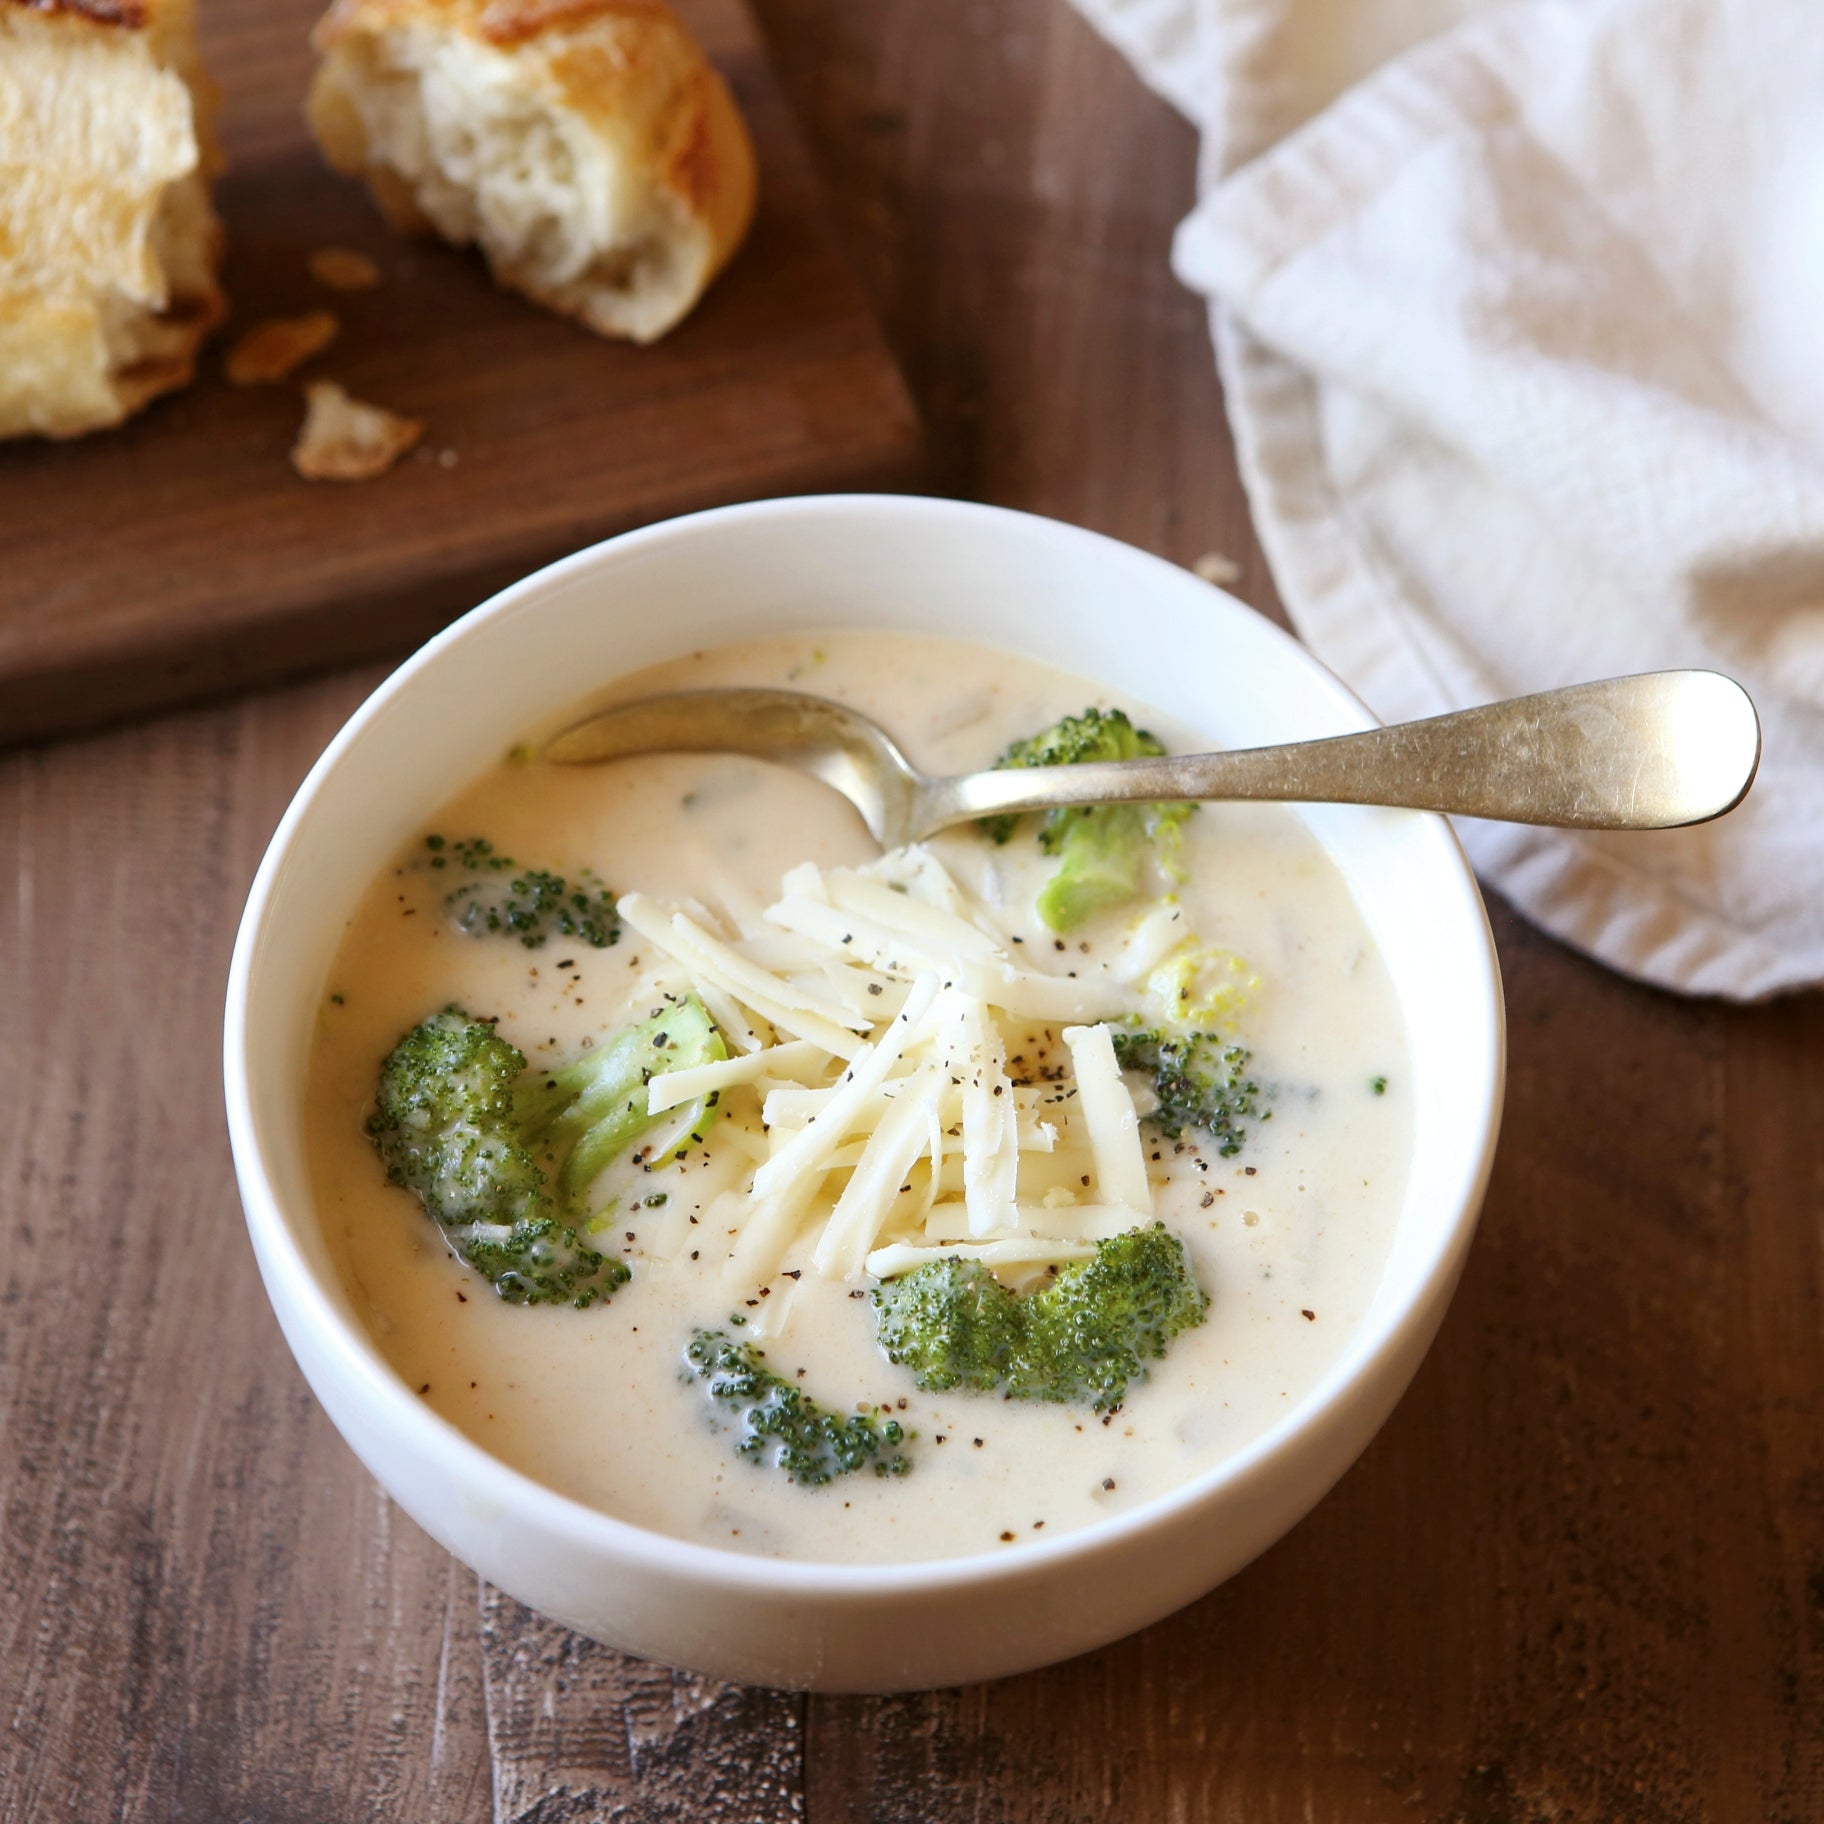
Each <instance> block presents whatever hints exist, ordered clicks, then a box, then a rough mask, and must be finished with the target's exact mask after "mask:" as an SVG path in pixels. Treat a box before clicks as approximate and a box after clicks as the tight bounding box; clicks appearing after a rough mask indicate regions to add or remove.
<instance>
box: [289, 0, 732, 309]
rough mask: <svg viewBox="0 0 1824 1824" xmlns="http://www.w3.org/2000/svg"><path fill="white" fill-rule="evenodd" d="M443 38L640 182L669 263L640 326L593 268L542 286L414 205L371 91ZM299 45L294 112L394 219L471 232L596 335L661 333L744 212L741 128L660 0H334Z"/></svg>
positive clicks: (533, 274) (519, 277)
mask: <svg viewBox="0 0 1824 1824" xmlns="http://www.w3.org/2000/svg"><path fill="white" fill-rule="evenodd" d="M451 41H460V42H462V43H464V44H466V45H468V46H472V47H475V49H476V50H477V51H479V52H482V53H485V54H486V56H487V57H489V58H491V59H498V60H502V61H501V62H499V63H490V64H489V65H488V67H489V68H490V69H491V70H499V71H501V72H502V73H503V74H504V75H505V76H506V77H507V79H508V80H509V81H510V82H511V84H512V85H513V87H514V89H515V90H516V91H517V92H518V93H519V94H520V95H522V96H523V97H524V98H525V99H526V100H527V102H528V103H529V104H533V105H536V106H537V107H539V108H541V109H543V110H546V111H547V112H548V113H549V114H550V115H552V116H555V117H559V118H561V119H562V120H563V121H564V122H565V124H566V126H573V127H575V128H578V129H580V130H581V131H582V132H584V133H586V134H588V135H591V136H592V137H593V139H594V140H595V142H596V144H597V145H598V146H599V147H601V148H602V149H603V150H604V152H605V153H606V154H608V155H610V156H612V158H613V159H614V160H616V161H617V163H616V166H615V169H616V172H617V174H618V175H620V176H621V177H622V178H624V179H625V180H626V181H628V182H637V184H638V185H640V186H642V187H643V194H644V197H645V201H646V204H647V205H648V206H649V207H650V210H651V212H652V214H653V219H654V221H655V223H656V224H657V226H656V228H655V230H654V232H655V233H657V234H659V235H661V236H662V237H663V239H664V242H665V253H666V258H667V261H668V262H672V264H671V266H670V267H669V269H668V273H667V279H668V286H667V296H666V297H665V299H664V300H662V301H656V300H655V301H653V302H652V303H651V307H650V311H649V312H648V313H647V315H649V316H650V318H651V320H646V317H644V316H642V314H641V312H640V311H639V310H638V309H629V310H626V311H622V310H619V309H617V307H616V300H615V299H614V297H613V295H612V293H613V289H614V288H613V284H612V282H611V281H610V280H609V279H604V277H603V276H602V275H601V273H599V272H598V273H594V274H591V275H589V276H588V277H587V278H585V279H583V280H571V281H561V282H553V281H552V280H550V279H549V278H547V277H543V276H541V275H540V273H539V272H538V271H537V270H535V269H534V266H533V263H531V262H528V261H526V260H523V259H517V258H515V257H513V255H512V254H511V252H509V251H505V250H503V249H502V248H501V247H499V246H497V245H490V244H489V237H488V235H487V233H486V232H485V229H484V230H480V231H476V232H470V233H463V232H458V233H451V232H450V229H449V225H448V222H447V219H446V221H445V222H441V223H440V222H438V221H436V220H435V219H433V216H432V214H431V213H430V212H428V211H427V209H426V207H425V203H424V198H423V185H422V183H415V182H414V181H412V179H411V177H410V174H407V173H402V172H401V171H400V170H398V169H397V168H395V167H394V166H393V165H391V164H389V162H388V160H387V157H386V155H385V152H384V150H383V149H382V148H380V147H379V146H377V145H376V143H375V139H374V135H373V134H372V133H371V132H370V131H369V127H368V124H367V122H368V120H369V118H370V117H371V114H372V99H371V98H372V93H373V90H374V88H375V87H376V86H377V84H378V83H379V82H380V81H381V80H383V79H384V77H383V72H384V71H385V70H386V69H387V68H388V66H389V62H390V64H391V66H392V67H395V68H396V67H397V65H398V62H399V61H400V59H401V58H402V57H403V56H405V55H407V54H408V52H409V50H410V47H417V50H416V53H415V54H418V55H423V54H424V53H423V47H424V46H426V45H429V44H437V43H443V44H447V43H449V42H451ZM313 42H314V43H315V45H316V47H317V49H318V50H319V51H320V52H321V53H322V56H323V63H322V65H321V67H320V68H319V70H318V73H317V77H316V80H315V82H314V83H313V85H312V89H311V96H310V102H309V106H308V109H307V112H308V115H309V118H310V121H311V124H312V126H313V128H314V129H315V131H316V134H317V137H318V139H319V141H320V143H321V144H322V146H323V149H324V151H325V153H326V155H327V156H328V158H329V160H330V162H331V163H332V164H333V165H335V166H336V167H337V168H338V169H339V170H341V171H344V172H346V173H348V174H350V175H354V174H357V173H358V174H360V175H363V176H364V177H365V178H366V179H367V181H368V184H369V187H370V189H371V190H372V191H373V193H374V195H375V198H376V200H377V201H378V203H379V204H380V206H381V208H382V210H383V211H384V212H385V213H386V214H387V216H388V218H389V219H390V220H392V221H393V223H394V224H395V226H398V227H402V228H408V229H409V228H416V229H422V228H426V227H430V228H434V229H436V230H438V231H439V232H443V233H444V234H445V235H446V238H450V239H456V240H470V239H472V240H478V241H479V242H480V244H481V245H482V248H483V251H484V253H486V255H487V256H488V259H489V263H490V266H491V268H492V270H493V272H494V276H495V278H496V280H497V281H498V282H500V283H501V284H503V285H506V286H509V287H511V288H513V289H515V290H518V291H521V292H523V293H525V294H526V295H528V296H530V297H533V298H534V299H536V300H537V301H538V302H540V303H543V304H546V305H548V306H550V307H551V308H553V309H556V310H559V311H562V312H564V313H565V314H567V315H570V316H574V317H578V318H580V319H582V320H583V321H584V322H586V323H588V324H589V326H590V327H591V328H593V329H596V330H597V331H598V332H600V333H602V334H606V335H631V336H633V337H634V338H635V339H636V340H641V341H649V340H651V339H653V337H654V336H656V335H659V334H663V333H664V331H665V330H666V329H669V328H670V327H671V326H672V324H674V323H675V322H676V321H677V320H678V319H679V318H681V317H682V316H683V315H684V314H685V313H686V312H687V311H688V310H689V309H690V308H691V307H692V305H694V303H695V302H696V300H697V298H698V297H700V296H701V294H702V292H703V290H704V289H705V288H706V287H707V286H708V284H709V283H710V281H711V280H712V279H713V278H714V277H715V276H716V274H717V273H718V272H720V271H721V269H722V268H723V267H724V266H725V265H726V264H727V262H728V260H729V258H730V256H731V255H732V254H733V253H734V251H735V249H736V247H738V246H739V244H740V242H741V239H742V237H743V236H744V235H745V234H746V232H747V229H748V226H749V224H750V222H751V221H752V219H753V213H754V204H755V196H756V187H757V186H756V173H755V164H754V154H753V147H752V143H751V141H750V140H749V138H748V133H747V128H746V124H745V123H744V122H743V120H742V118H741V115H740V112H739V110H738V108H737V107H736V105H735V102H734V99H733V97H732V96H731V95H730V94H729V91H728V88H727V86H726V85H725V84H724V82H723V81H722V78H721V77H720V76H719V75H718V74H717V72H716V71H715V70H714V69H713V68H712V67H711V66H710V65H709V64H708V63H707V62H706V61H705V60H704V57H703V55H702V52H701V51H700V50H699V49H698V47H697V45H696V43H695V41H694V40H693V39H692V38H691V36H690V34H689V33H688V32H687V31H686V30H685V28H684V26H683V25H682V24H681V22H680V21H679V20H678V18H677V16H676V15H675V14H674V13H673V12H672V10H671V8H670V7H669V6H668V5H666V4H664V3H663V0H336V3H335V4H334V5H333V6H332V7H331V8H330V10H329V12H328V13H327V14H326V15H325V16H324V18H323V19H322V20H321V21H320V23H319V24H318V26H317V29H316V32H315V34H314V37H313ZM447 214H448V212H447V211H446V217H447ZM637 276H638V275H634V277H633V278H630V279H629V280H628V281H627V283H628V284H629V285H630V286H632V285H634V284H635V283H636V282H637Z"/></svg>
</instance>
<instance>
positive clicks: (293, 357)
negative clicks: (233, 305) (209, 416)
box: [227, 310, 341, 386]
mask: <svg viewBox="0 0 1824 1824" xmlns="http://www.w3.org/2000/svg"><path fill="white" fill-rule="evenodd" d="M340 327H341V325H340V324H339V323H338V322H337V321H336V313H335V312H334V311H333V310H307V311H306V312H305V313H304V315H303V316H301V317H269V318H268V319H267V320H266V321H265V322H264V323H260V324H256V325H255V327H254V328H252V329H250V330H248V332H247V333H246V335H244V336H242V337H241V339H240V340H239V341H238V342H237V343H235V345H234V346H233V347H232V348H231V349H229V351H228V362H227V366H228V378H229V379H230V380H232V381H233V382H234V384H235V385H236V386H258V385H260V384H261V383H262V382H263V381H270V380H283V379H284V378H285V376H286V375H287V374H289V373H290V372H291V371H292V370H293V369H294V368H298V367H302V366H303V365H304V363H305V362H306V361H308V360H309V359H310V358H311V356H312V355H315V354H320V353H321V352H322V351H323V350H324V349H326V348H327V347H328V346H329V345H330V343H332V342H333V341H335V339H336V331H337V330H338V329H339V328H340Z"/></svg>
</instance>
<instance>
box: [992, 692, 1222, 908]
mask: <svg viewBox="0 0 1824 1824" xmlns="http://www.w3.org/2000/svg"><path fill="white" fill-rule="evenodd" d="M1164 752H1165V749H1164V747H1162V746H1161V745H1160V743H1159V742H1158V741H1157V740H1156V739H1155V738H1154V737H1153V736H1152V735H1149V734H1148V733H1147V732H1146V730H1145V729H1142V728H1136V727H1135V726H1134V725H1133V723H1132V722H1130V721H1129V720H1128V718H1127V717H1126V715H1125V714H1123V713H1122V711H1120V710H1118V709H1094V708H1091V709H1086V710H1084V711H1083V713H1082V714H1081V715H1077V716H1066V717H1065V718H1064V719H1063V721H1061V722H1058V723H1055V724H1054V725H1053V726H1052V727H1050V728H1048V729H1046V730H1045V731H1044V732H1043V733H1042V734H1037V735H1033V736H1031V737H1030V738H1029V739H1027V740H1025V741H1016V742H1014V744H1013V745H1012V746H1011V747H1010V748H1008V750H1007V751H1006V753H1004V754H1003V755H1002V756H1001V757H1000V759H999V760H997V761H996V762H995V768H996V770H997V771H999V770H1002V769H1005V768H1008V767H1022V766H1076V765H1079V764H1081V763H1082V762H1084V761H1091V760H1139V759H1143V758H1145V757H1147V756H1149V755H1153V754H1163V753H1164ZM1196 808H1197V807H1196V806H1195V805H1193V804H1085V805H1076V806H1063V807H1060V808H1059V809H1057V810H1052V811H1047V812H1046V813H1045V816H1044V819H1043V821H1042V822H1041V823H1040V824H1039V832H1038V835H1039V846H1040V848H1042V849H1043V850H1044V851H1045V853H1046V854H1047V855H1055V856H1056V857H1057V858H1058V869H1057V872H1056V873H1055V874H1053V875H1052V877H1051V879H1050V880H1048V881H1047V882H1046V883H1045V886H1044V889H1043V890H1042V891H1041V892H1040V894H1039V897H1038V903H1037V910H1038V915H1039V917H1040V918H1041V919H1042V920H1043V921H1044V923H1045V924H1046V925H1047V926H1048V927H1049V928H1050V929H1051V930H1053V931H1060V932H1062V931H1074V930H1075V929H1076V928H1077V926H1078V925H1080V924H1082V922H1083V921H1084V920H1085V919H1086V918H1088V917H1089V916H1090V915H1091V914H1092V913H1095V912H1100V911H1103V910H1105V909H1106V908H1107V907H1110V906H1118V905H1121V904H1123V903H1125V902H1126V901H1127V900H1130V899H1132V898H1134V896H1135V895H1136V894H1138V893H1139V892H1140V891H1141V887H1142V884H1143V875H1144V871H1145V867H1146V862H1147V858H1148V856H1149V854H1150V855H1151V856H1152V858H1153V859H1154V860H1155V861H1157V863H1158V864H1159V866H1160V867H1161V868H1162V869H1164V870H1165V872H1166V873H1167V874H1169V875H1172V876H1174V877H1176V875H1177V872H1178V865H1179V864H1178V849H1179V845H1180V842H1181V839H1182V826H1183V824H1184V820H1185V818H1186V817H1188V816H1189V815H1190V814H1191V812H1192V811H1193V810H1195V809H1196ZM1018 823H1019V818H1018V817H1017V816H1010V817H984V818H982V819H981V826H982V828H983V829H984V830H986V831H987V833H988V834H989V835H990V836H991V837H992V838H993V839H994V840H995V841H996V842H1002V843H1004V842H1007V841H1009V840H1011V838H1012V836H1013V832H1014V829H1015V827H1016V826H1017V825H1018Z"/></svg>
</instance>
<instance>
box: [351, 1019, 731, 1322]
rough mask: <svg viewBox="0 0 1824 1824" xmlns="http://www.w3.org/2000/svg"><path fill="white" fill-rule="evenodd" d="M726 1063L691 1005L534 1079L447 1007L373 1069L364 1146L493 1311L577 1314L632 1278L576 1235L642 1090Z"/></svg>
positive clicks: (519, 1059)
mask: <svg viewBox="0 0 1824 1824" xmlns="http://www.w3.org/2000/svg"><path fill="white" fill-rule="evenodd" d="M727 1055H728V1054H727V1048H726V1047H725V1046H724V1045H723V1043H722V1039H721V1035H720V1034H719V1033H717V1031H716V1029H715V1026H714V1025H713V1023H712V1022H711V1021H710V1018H709V1015H708V1014H707V1013H706V1012H705V1011H704V1010H703V1007H702V1004H701V1003H700V1002H699V1001H697V1000H696V999H695V998H694V997H691V998H688V999H686V1000H683V1001H680V1002H677V1003H675V1004H670V1005H667V1006H666V1007H664V1008H662V1009H660V1010H659V1011H658V1012H656V1013H655V1014H654V1015H653V1016H652V1017H651V1018H650V1019H647V1020H642V1021H641V1022H640V1023H639V1024H638V1025H635V1026H631V1027H628V1028H626V1029H625V1030H623V1031H622V1032H619V1033H617V1034H616V1035H615V1036H614V1037H613V1038H612V1039H611V1040H609V1041H608V1043H607V1044H605V1045H601V1046H597V1047H596V1048H595V1049H593V1050H591V1051H586V1052H584V1053H583V1054H582V1055H581V1056H580V1057H578V1058H577V1059H575V1060H574V1061H573V1062H571V1063H569V1064H565V1065H563V1066H562V1067H561V1068H559V1069H557V1070H552V1071H531V1072H529V1071H528V1070H527V1068H526V1059H525V1054H524V1053H523V1052H521V1051H520V1050H519V1049H518V1048H517V1047H516V1046H514V1045H511V1044H509V1043H508V1041H507V1040H505V1039H503V1038H502V1037H501V1036H500V1034H499V1033H498V1032H496V1031H495V1029H494V1024H493V1022H492V1021H491V1020H477V1019H473V1018H471V1017H470V1015H468V1014H467V1013H465V1012H464V1011H463V1010H462V1008H460V1007H456V1006H450V1007H446V1008H445V1009H444V1010H443V1011H442V1012H441V1013H437V1014H433V1015H432V1016H431V1017H430V1018H429V1019H428V1020H425V1021H423V1022H421V1023H420V1024H419V1025H417V1026H414V1027H413V1028H412V1030H411V1031H410V1032H408V1033H407V1034H406V1035H405V1037H404V1038H402V1039H401V1040H400V1041H399V1043H398V1044H397V1045H396V1046H394V1047H393V1049H392V1051H391V1052H390V1053H389V1054H388V1056H387V1058H386V1060H385V1062H384V1063H383V1064H382V1065H381V1066H380V1082H379V1088H378V1091H377V1093H376V1096H375V1106H374V1112H373V1114H372V1115H371V1116H370V1117H369V1118H368V1123H367V1132H368V1136H369V1138H371V1139H372V1141H373V1143H374V1148H375V1150H376V1151H377V1152H378V1153H379V1155H380V1158H381V1161H382V1163H383V1164H384V1165H385V1167H386V1175H387V1177H389V1178H390V1179H391V1180H392V1181H393V1183H395V1184H397V1185H400V1186H402V1187H404V1188H405V1189H406V1190H408V1191H412V1192H415V1193H416V1194H417V1196H418V1198H419V1200H420V1201H421V1202H422V1203H423V1204H424V1207H425V1210H426V1211H427V1212H428V1213H429V1214H430V1215H431V1216H432V1217H433V1218H435V1220H436V1222H437V1224H438V1226H439V1227H440V1228H441V1230H442V1231H443V1235H444V1238H445V1240H447V1241H448V1242H449V1244H450V1246H451V1248H452V1249H454V1251H455V1252H456V1254H457V1255H458V1256H459V1257H460V1258H461V1259H462V1260H464V1261H466V1262H467V1263H468V1264H469V1265H470V1266H471V1267H473V1268H474V1269H475V1271H476V1272H478V1273H480V1274H482V1275H483V1276H484V1277H485V1278H487V1279H488V1280H490V1281H491V1282H492V1284H493V1286H494V1289H495V1291H497V1292H498V1293H499V1294H500V1295H501V1297H502V1298H504V1299H506V1300H508V1301H509V1302H510V1303H512V1304H526V1305H538V1304H560V1303H562V1304H573V1305H575V1306H577V1307H578V1308H579V1309H581V1308H583V1307H585V1306H588V1305H590V1304H593V1303H594V1302H595V1300H596V1299H598V1298H607V1297H609V1296H610V1295H611V1294H612V1293H613V1292H614V1291H615V1289H616V1288H617V1287H618V1286H621V1285H624V1284H625V1283H626V1281H627V1279H628V1277H629V1275H628V1271H627V1267H626V1265H625V1264H624V1263H623V1262H621V1261H618V1260H609V1259H608V1258H607V1257H606V1256H605V1255H603V1254H601V1253H599V1252H597V1250H596V1249H594V1248H592V1247H590V1246H589V1245H588V1243H587V1242H585V1241H584V1240H583V1239H582V1237H581V1235H580V1234H579V1233H578V1231H577V1223H578V1222H579V1221H580V1220H581V1219H582V1216H583V1213H584V1212H583V1209H582V1198H583V1194H584V1193H585V1192H586V1191H587V1190H588V1188H589V1186H590V1184H591V1183H592V1182H593V1181H594V1179H595V1177H596V1176H597V1175H598V1174H599V1173H600V1171H601V1169H602V1168H603V1167H604V1166H605V1165H607V1164H608V1163H609V1161H610V1160H611V1159H613V1158H614V1157H615V1156H616V1155H617V1154H619V1153H620V1152H622V1151H623V1150H625V1148H626V1147H627V1146H629V1145H630V1144H631V1143H632V1142H633V1140H634V1139H636V1138H637V1137H638V1135H639V1134H641V1133H642V1132H644V1131H645V1130H646V1129H647V1128H648V1127H650V1126H651V1125H652V1117H650V1116H648V1115H647V1114H646V1112H645V1102H646V1098H645V1096H644V1093H643V1091H644V1087H645V1085H646V1084H647V1083H648V1082H650V1081H651V1080H652V1078H653V1077H654V1076H656V1075H658V1074H659V1073H660V1072H662V1071H668V1070H677V1069H680V1068H683V1067H684V1066H686V1065H691V1064H707V1063H710V1062H712V1061H714V1060H715V1059H718V1058H723V1057H726V1056H727ZM703 1113H704V1119H705V1120H707V1119H710V1118H712V1117H713V1110H712V1109H710V1108H708V1107H707V1106H706V1107H705V1109H704V1111H703ZM701 1132H702V1127H701V1125H698V1126H697V1127H696V1128H695V1130H694V1132H693V1134H692V1138H693V1139H694V1138H697V1137H699V1136H700V1135H701ZM553 1173H555V1175H556V1178H557V1186H556V1189H555V1191H553V1189H552V1188H551V1177H552V1174H553Z"/></svg>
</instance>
